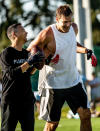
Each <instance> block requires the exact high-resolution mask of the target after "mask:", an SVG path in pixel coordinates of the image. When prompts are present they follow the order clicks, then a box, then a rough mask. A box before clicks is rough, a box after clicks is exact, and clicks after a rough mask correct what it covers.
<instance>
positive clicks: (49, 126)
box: [44, 122, 58, 131]
mask: <svg viewBox="0 0 100 131" xmlns="http://www.w3.org/2000/svg"><path fill="white" fill-rule="evenodd" d="M57 126H58V122H47V123H46V125H45V128H44V131H55V130H56V128H57Z"/></svg>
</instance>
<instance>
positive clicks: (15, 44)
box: [11, 43, 23, 51]
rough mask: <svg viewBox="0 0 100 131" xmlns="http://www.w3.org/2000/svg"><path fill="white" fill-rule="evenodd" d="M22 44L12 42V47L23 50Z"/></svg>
mask: <svg viewBox="0 0 100 131" xmlns="http://www.w3.org/2000/svg"><path fill="white" fill-rule="evenodd" d="M22 46H23V45H22V44H17V43H12V44H11V47H13V48H15V49H16V50H18V51H22Z"/></svg>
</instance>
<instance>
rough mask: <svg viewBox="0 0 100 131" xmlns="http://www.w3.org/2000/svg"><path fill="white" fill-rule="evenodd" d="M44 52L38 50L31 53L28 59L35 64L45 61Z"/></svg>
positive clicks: (31, 63)
mask: <svg viewBox="0 0 100 131" xmlns="http://www.w3.org/2000/svg"><path fill="white" fill-rule="evenodd" d="M44 59H45V57H44V53H43V52H42V51H40V50H39V51H37V52H36V53H35V54H31V55H30V56H29V58H28V60H27V62H28V64H29V65H34V64H38V63H42V62H44Z"/></svg>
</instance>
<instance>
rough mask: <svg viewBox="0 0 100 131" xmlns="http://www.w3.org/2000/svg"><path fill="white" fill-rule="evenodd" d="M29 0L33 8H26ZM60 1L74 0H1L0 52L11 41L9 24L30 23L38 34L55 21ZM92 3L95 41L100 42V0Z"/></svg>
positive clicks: (27, 24) (25, 24)
mask: <svg viewBox="0 0 100 131" xmlns="http://www.w3.org/2000/svg"><path fill="white" fill-rule="evenodd" d="M29 2H31V3H32V5H33V9H32V10H28V9H24V8H23V7H24V5H25V4H28V3H29ZM59 3H60V4H61V3H62V4H63V3H68V4H71V5H72V3H73V0H70V1H69V0H55V1H51V0H34V1H32V0H27V1H26V0H7V1H6V0H0V19H1V22H0V52H1V50H2V49H4V48H5V47H7V46H8V45H9V43H10V42H9V40H8V39H7V38H6V30H7V27H8V26H9V25H11V24H13V23H17V22H20V23H23V22H24V26H25V27H27V26H29V25H30V26H31V28H32V30H33V31H34V32H35V34H37V33H36V32H39V31H40V30H42V29H43V28H45V27H46V26H48V25H49V24H51V23H53V22H54V16H55V10H56V8H57V7H58V5H59ZM90 3H91V15H92V28H93V43H94V44H100V37H99V36H100V22H99V21H98V19H97V14H99V13H100V0H96V2H95V1H94V0H91V1H90ZM29 8H30V7H29ZM34 36H35V35H34Z"/></svg>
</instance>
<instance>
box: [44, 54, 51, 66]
mask: <svg viewBox="0 0 100 131" xmlns="http://www.w3.org/2000/svg"><path fill="white" fill-rule="evenodd" d="M51 60H52V55H51V54H50V55H49V56H48V57H47V59H45V65H49V64H50V62H51Z"/></svg>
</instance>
